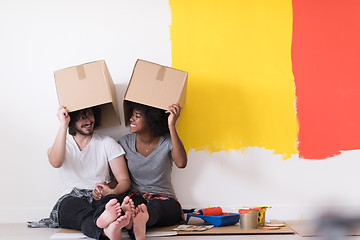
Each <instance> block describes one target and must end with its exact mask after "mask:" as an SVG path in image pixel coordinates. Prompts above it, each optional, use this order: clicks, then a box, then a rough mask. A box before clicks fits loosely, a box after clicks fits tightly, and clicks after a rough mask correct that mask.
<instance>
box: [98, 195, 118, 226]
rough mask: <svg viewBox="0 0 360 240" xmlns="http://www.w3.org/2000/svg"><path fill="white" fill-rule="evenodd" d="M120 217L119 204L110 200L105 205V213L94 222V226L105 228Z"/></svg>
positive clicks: (114, 199) (114, 200) (115, 200)
mask: <svg viewBox="0 0 360 240" xmlns="http://www.w3.org/2000/svg"><path fill="white" fill-rule="evenodd" d="M120 215H121V207H120V203H119V202H118V200H117V199H116V198H113V199H111V200H110V201H109V202H108V203H107V204H106V205H105V211H104V212H103V213H102V214H101V215H100V217H98V219H97V220H96V226H98V227H99V228H106V227H108V226H109V224H110V223H112V222H114V221H115V220H116V219H117V218H118V217H119V216H120Z"/></svg>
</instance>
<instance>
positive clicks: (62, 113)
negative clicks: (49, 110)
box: [57, 106, 70, 127]
mask: <svg viewBox="0 0 360 240" xmlns="http://www.w3.org/2000/svg"><path fill="white" fill-rule="evenodd" d="M57 117H58V118H59V120H60V123H61V124H62V125H64V126H66V127H67V126H68V125H69V122H70V116H69V111H68V110H67V109H66V107H64V106H61V107H59V109H58V113H57Z"/></svg>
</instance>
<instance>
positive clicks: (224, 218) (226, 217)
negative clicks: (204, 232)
mask: <svg viewBox="0 0 360 240" xmlns="http://www.w3.org/2000/svg"><path fill="white" fill-rule="evenodd" d="M190 217H198V218H201V219H202V220H204V221H205V222H208V223H210V224H211V225H214V226H215V227H220V226H227V225H233V224H236V223H238V222H239V220H240V214H238V213H222V214H221V215H220V216H212V215H202V214H197V213H188V214H187V217H186V224H188V222H189V219H190Z"/></svg>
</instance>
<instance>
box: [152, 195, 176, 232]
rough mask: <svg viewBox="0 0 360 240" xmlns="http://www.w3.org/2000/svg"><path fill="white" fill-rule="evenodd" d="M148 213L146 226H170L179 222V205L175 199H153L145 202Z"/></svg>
mask: <svg viewBox="0 0 360 240" xmlns="http://www.w3.org/2000/svg"><path fill="white" fill-rule="evenodd" d="M146 207H147V211H148V213H149V220H148V221H147V223H146V226H147V227H153V226H158V227H160V226H170V225H174V224H178V223H180V220H181V211H182V209H181V206H180V204H179V203H178V201H176V200H175V199H169V200H161V199H153V200H151V201H149V202H148V203H147V204H146Z"/></svg>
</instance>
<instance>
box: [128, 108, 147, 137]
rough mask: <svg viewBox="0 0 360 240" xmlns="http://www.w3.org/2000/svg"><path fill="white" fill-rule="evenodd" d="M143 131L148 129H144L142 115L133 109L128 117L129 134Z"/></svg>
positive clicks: (144, 124)
mask: <svg viewBox="0 0 360 240" xmlns="http://www.w3.org/2000/svg"><path fill="white" fill-rule="evenodd" d="M145 130H148V128H147V127H146V123H145V118H144V114H143V113H142V112H141V111H140V110H138V109H136V108H135V109H134V110H133V112H132V115H131V117H130V132H131V133H139V132H142V131H145Z"/></svg>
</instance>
